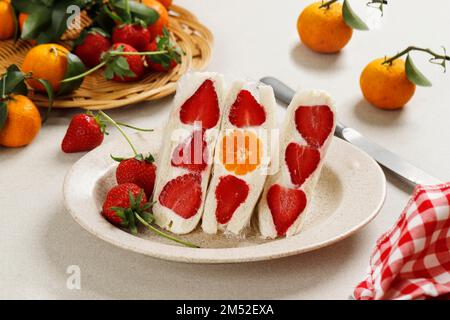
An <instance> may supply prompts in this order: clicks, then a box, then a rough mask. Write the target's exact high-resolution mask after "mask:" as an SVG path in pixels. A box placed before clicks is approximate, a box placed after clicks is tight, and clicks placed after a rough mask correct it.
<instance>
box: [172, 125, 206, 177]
mask: <svg viewBox="0 0 450 320" xmlns="http://www.w3.org/2000/svg"><path fill="white" fill-rule="evenodd" d="M207 157H208V145H207V143H206V141H205V139H204V130H195V131H194V132H193V133H192V135H191V136H190V137H188V138H187V139H186V140H185V141H184V142H183V143H181V144H179V145H178V146H177V147H176V148H175V149H174V151H173V154H172V166H174V167H181V168H185V169H187V170H189V171H191V172H202V171H203V170H205V169H206V167H207V165H208V163H207V159H208V158H207Z"/></svg>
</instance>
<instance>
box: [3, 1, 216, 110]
mask: <svg viewBox="0 0 450 320" xmlns="http://www.w3.org/2000/svg"><path fill="white" fill-rule="evenodd" d="M170 9H171V11H170V18H169V19H170V24H169V31H170V33H171V36H172V37H174V39H175V40H176V41H177V43H178V45H179V46H180V47H181V48H182V49H183V51H184V52H185V55H183V56H182V61H181V64H179V65H178V66H177V67H176V68H174V69H173V70H171V71H170V72H168V73H153V72H152V73H149V74H147V75H146V76H145V77H144V78H143V79H141V80H139V81H138V82H134V83H119V82H114V81H108V80H106V79H105V78H104V77H103V74H102V72H103V71H102V70H99V71H97V72H95V73H93V74H91V75H89V76H87V77H86V78H85V79H84V81H83V84H82V85H81V87H80V88H79V89H78V90H76V91H74V92H73V93H71V94H70V95H66V96H58V97H57V98H56V99H55V102H54V107H55V108H83V109H90V110H98V109H104V110H106V109H112V108H119V107H122V106H127V105H129V104H133V103H136V102H140V101H149V100H155V99H159V98H162V97H165V96H168V95H170V94H172V93H173V92H175V87H176V82H177V81H178V79H179V78H180V77H181V76H182V75H183V74H184V73H185V72H186V71H188V70H189V69H193V70H201V69H202V68H204V67H205V66H206V65H207V64H208V63H209V60H210V57H211V47H212V42H213V36H212V34H211V32H210V31H209V30H208V29H207V28H206V27H205V26H203V25H202V24H201V23H200V22H199V21H198V20H197V18H196V17H195V16H194V15H193V14H192V13H190V12H189V11H187V10H186V9H183V8H181V7H179V6H175V5H173V6H172V7H171V8H170ZM86 19H89V18H87V17H82V25H88V24H89V21H88V20H86ZM78 35H79V32H77V31H73V32H68V33H66V34H65V35H64V36H63V38H62V39H64V40H65V41H63V42H62V44H63V45H65V46H67V47H70V46H71V42H70V41H69V39H73V38H76V37H77V36H78ZM31 47H32V45H31V44H30V43H29V42H27V41H22V40H19V41H18V42H16V43H15V42H14V41H13V40H8V41H1V42H0V72H1V73H4V71H5V70H6V68H7V67H8V66H9V65H11V64H17V65H18V66H21V65H22V61H23V59H24V58H25V55H26V54H27V52H28V51H29V49H31ZM30 98H31V99H32V100H33V101H34V102H35V103H36V105H38V106H47V105H48V100H47V97H46V96H44V95H41V94H39V93H31V94H30Z"/></svg>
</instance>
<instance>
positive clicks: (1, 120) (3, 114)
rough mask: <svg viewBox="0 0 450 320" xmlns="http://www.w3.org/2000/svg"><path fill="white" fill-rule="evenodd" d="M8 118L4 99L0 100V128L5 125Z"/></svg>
mask: <svg viewBox="0 0 450 320" xmlns="http://www.w3.org/2000/svg"><path fill="white" fill-rule="evenodd" d="M6 119H8V106H7V105H6V103H5V102H4V101H1V102H0V130H1V129H2V128H3V127H4V126H5V123H6Z"/></svg>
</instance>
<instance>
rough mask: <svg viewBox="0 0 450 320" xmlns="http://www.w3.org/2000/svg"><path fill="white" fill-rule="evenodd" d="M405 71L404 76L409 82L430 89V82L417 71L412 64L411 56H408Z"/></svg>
mask: <svg viewBox="0 0 450 320" xmlns="http://www.w3.org/2000/svg"><path fill="white" fill-rule="evenodd" d="M405 71H406V76H407V77H408V79H409V81H411V82H412V83H414V84H416V85H418V86H422V87H431V82H430V80H428V79H427V78H426V77H425V76H424V75H423V73H422V72H420V71H419V69H417V67H416V65H415V64H414V63H413V61H412V59H411V56H410V55H409V54H408V56H407V57H406V62H405Z"/></svg>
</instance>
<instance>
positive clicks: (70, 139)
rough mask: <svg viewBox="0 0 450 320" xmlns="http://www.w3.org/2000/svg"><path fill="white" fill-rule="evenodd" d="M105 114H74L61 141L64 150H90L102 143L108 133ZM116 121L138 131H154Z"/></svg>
mask: <svg viewBox="0 0 450 320" xmlns="http://www.w3.org/2000/svg"><path fill="white" fill-rule="evenodd" d="M105 116H106V114H105V115H103V114H101V113H97V114H94V113H92V112H91V111H88V112H87V113H85V114H84V113H81V114H76V115H74V116H73V117H72V120H71V121H70V124H69V127H68V128H67V132H66V134H65V136H64V139H63V141H62V143H61V149H62V151H63V152H65V153H75V152H83V151H90V150H93V149H95V148H96V147H98V146H99V145H101V144H102V142H103V139H104V135H105V134H106V135H107V134H108V132H106V127H107V121H106V120H105ZM106 117H107V116H106ZM108 118H109V117H108ZM114 123H115V124H116V125H118V126H122V127H128V128H131V129H134V130H138V131H152V129H142V128H137V127H134V126H131V125H128V124H125V123H121V122H114Z"/></svg>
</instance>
